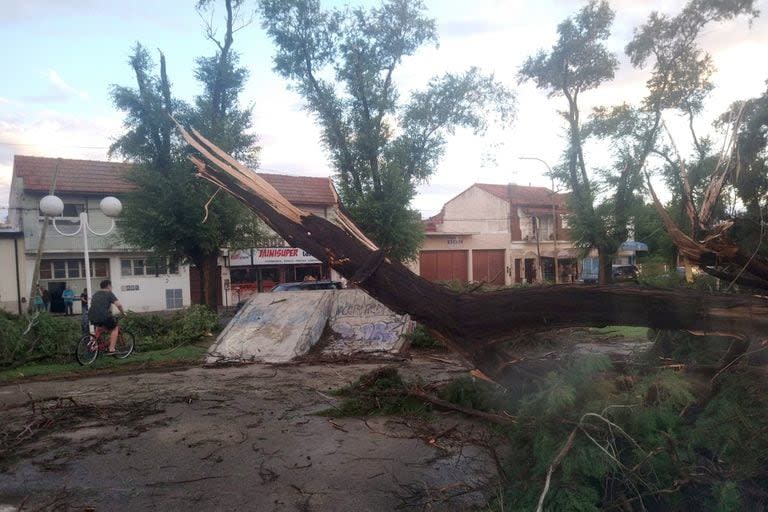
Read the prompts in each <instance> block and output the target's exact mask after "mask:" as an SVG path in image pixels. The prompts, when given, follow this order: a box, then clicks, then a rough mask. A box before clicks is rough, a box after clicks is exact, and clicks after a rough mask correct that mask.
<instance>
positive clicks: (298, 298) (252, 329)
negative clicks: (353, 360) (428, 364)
mask: <svg viewBox="0 0 768 512" xmlns="http://www.w3.org/2000/svg"><path fill="white" fill-rule="evenodd" d="M411 329H412V324H411V321H410V318H409V317H408V315H397V314H395V313H393V312H392V311H390V310H389V309H388V308H387V307H385V306H384V305H383V304H381V303H380V302H378V301H376V300H375V299H373V298H371V297H370V296H369V295H368V294H366V293H365V292H364V291H362V290H317V291H300V292H295V291H294V292H274V293H260V294H256V295H254V296H252V297H251V298H250V299H249V300H248V302H246V303H245V305H244V306H243V307H242V308H241V309H240V311H239V312H238V313H237V314H236V315H235V316H234V318H232V320H231V321H230V322H229V324H228V325H227V327H226V328H225V329H224V330H223V331H222V332H221V334H219V336H218V338H217V339H216V342H215V343H214V344H213V345H212V346H211V348H210V349H209V351H208V356H207V362H208V363H217V362H219V363H220V362H265V363H285V362H288V361H291V360H293V359H294V358H296V357H298V356H302V355H304V354H306V353H307V352H309V350H310V349H311V348H312V347H313V346H314V345H315V344H317V343H318V342H322V343H321V346H322V353H323V354H329V355H334V356H338V355H353V354H360V353H376V352H380V353H397V352H399V351H400V350H401V349H402V348H403V346H404V345H405V343H406V336H405V335H406V334H407V333H409V332H411Z"/></svg>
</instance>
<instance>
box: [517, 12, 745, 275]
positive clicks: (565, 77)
mask: <svg viewBox="0 0 768 512" xmlns="http://www.w3.org/2000/svg"><path fill="white" fill-rule="evenodd" d="M742 14H747V15H750V16H756V15H757V11H756V9H755V8H754V0H738V1H733V2H730V1H729V2H722V1H717V0H690V1H689V2H688V3H687V4H686V5H685V7H684V8H683V9H682V11H681V12H680V13H679V14H678V15H677V16H672V17H670V16H667V15H664V14H659V13H658V12H654V13H652V14H651V16H650V17H649V18H648V20H647V22H646V23H645V24H643V25H642V26H641V27H639V28H638V29H636V30H635V32H634V35H633V39H632V41H631V42H630V43H629V44H628V45H627V47H626V49H625V53H626V54H627V56H628V57H629V58H630V61H631V63H632V65H633V66H635V67H638V68H642V67H644V66H646V65H647V64H648V63H650V66H651V67H652V70H651V78H650V79H649V80H648V82H647V94H646V97H645V99H644V100H643V102H642V103H641V104H638V105H628V104H623V105H618V106H613V107H599V108H596V109H595V110H594V111H593V113H592V115H591V117H590V118H589V119H588V121H587V122H586V123H583V122H582V121H581V119H582V116H581V113H580V110H579V103H578V98H579V96H580V94H581V93H582V92H584V91H587V90H590V89H594V88H596V87H598V86H599V85H601V84H602V83H604V82H606V81H609V80H611V79H613V76H614V71H615V69H616V67H617V60H616V57H615V56H614V55H612V54H611V53H610V52H608V50H607V49H606V47H605V41H606V40H607V39H608V37H609V36H610V27H611V24H612V21H613V11H612V10H611V9H610V7H609V6H608V3H607V2H605V1H600V2H598V1H596V0H593V1H591V2H589V3H588V4H587V6H585V7H584V8H582V9H581V10H580V11H579V12H578V13H577V14H575V15H574V16H572V17H570V18H568V19H566V20H565V21H563V22H562V23H561V24H560V25H559V26H558V36H559V37H558V40H557V42H556V44H555V45H554V46H553V47H552V49H551V50H550V51H549V52H544V51H540V52H539V53H538V54H537V55H536V56H534V57H531V58H529V59H528V60H527V61H526V62H525V64H524V65H523V66H522V67H521V69H520V76H521V79H522V80H531V81H533V82H534V83H535V84H536V85H537V87H539V88H540V89H543V90H545V91H547V93H548V94H549V96H564V97H565V99H566V100H567V102H568V109H567V111H565V112H564V113H563V114H564V117H565V120H566V122H567V123H568V125H567V130H568V140H569V146H568V148H567V150H566V152H565V154H564V157H563V161H562V163H561V165H559V166H558V167H557V169H556V171H555V173H554V174H555V176H554V177H556V178H557V179H559V180H560V181H561V182H563V183H565V184H566V185H567V186H568V188H569V189H570V190H571V192H572V193H571V195H570V198H569V209H570V211H571V212H572V213H573V216H572V222H569V230H570V232H571V236H572V237H573V239H574V240H575V241H576V242H577V243H578V244H579V245H581V246H583V247H587V248H589V247H595V248H597V250H598V253H599V256H600V260H601V276H600V280H601V282H604V281H609V280H610V272H609V270H610V262H611V259H612V258H613V256H614V255H615V253H616V251H617V250H618V248H619V246H620V244H621V243H622V242H624V241H625V240H626V239H627V235H628V229H627V226H628V225H629V223H630V221H631V220H632V218H633V217H634V216H636V215H637V214H638V213H642V209H643V206H642V197H641V194H642V192H643V188H644V174H643V172H644V168H645V166H646V163H647V161H648V158H649V156H650V155H652V154H659V155H661V156H662V157H664V158H666V159H667V160H668V161H669V162H670V163H675V160H676V158H675V156H674V155H673V153H672V152H671V150H670V148H666V147H663V144H662V143H661V142H660V140H659V139H660V131H661V128H662V122H661V121H662V111H664V110H669V109H675V110H677V111H679V112H681V113H683V114H685V115H687V116H688V117H689V120H690V125H691V132H692V134H693V138H694V144H695V146H696V147H697V151H698V152H699V154H700V155H701V156H700V158H699V160H700V163H702V165H701V172H700V174H701V175H706V176H708V174H707V173H706V170H705V169H706V168H707V167H708V166H710V165H711V164H712V163H713V159H711V158H710V159H709V160H707V161H706V162H705V160H706V159H705V158H704V155H705V153H706V152H707V151H708V148H710V147H711V145H710V144H709V141H707V140H706V139H698V138H697V137H696V135H695V132H694V130H693V120H694V116H695V115H696V114H698V113H700V112H701V110H702V108H703V102H704V99H705V97H706V96H707V94H708V93H709V92H710V90H711V89H712V84H711V82H710V77H711V74H712V72H713V68H712V64H711V58H710V56H709V55H708V54H707V53H706V52H703V51H702V50H701V49H700V48H699V46H698V45H697V39H698V37H699V35H700V34H701V32H702V30H703V29H704V27H706V25H707V24H709V23H712V22H717V21H722V20H727V19H731V18H734V17H736V16H739V15H742ZM590 137H594V138H597V139H600V140H605V141H608V142H610V147H611V149H612V151H613V153H614V158H613V162H612V163H611V165H609V166H607V167H605V168H590V167H589V166H588V165H587V156H585V150H584V146H585V143H586V142H587V140H588V139H589V138H590ZM704 164H706V165H704ZM671 167H675V165H672V166H671ZM678 174H679V173H674V176H677V175H678ZM668 256H669V257H671V256H673V255H672V254H668Z"/></svg>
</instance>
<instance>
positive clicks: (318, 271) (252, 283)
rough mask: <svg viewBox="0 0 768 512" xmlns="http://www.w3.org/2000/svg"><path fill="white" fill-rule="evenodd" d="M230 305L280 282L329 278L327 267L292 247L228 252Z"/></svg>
mask: <svg viewBox="0 0 768 512" xmlns="http://www.w3.org/2000/svg"><path fill="white" fill-rule="evenodd" d="M229 266H230V268H229V276H230V287H231V293H232V300H233V302H235V303H237V302H239V301H241V300H243V299H245V298H247V297H249V296H250V295H251V294H253V293H256V292H268V291H270V290H272V288H273V287H275V286H277V285H278V284H280V283H290V282H295V281H304V280H305V279H308V278H310V277H312V278H314V279H317V280H322V279H328V278H329V275H330V273H329V269H328V265H327V264H325V263H323V262H322V261H320V260H318V259H317V258H315V257H314V256H312V255H311V254H309V253H308V252H306V251H304V250H302V249H298V248H295V247H261V248H254V249H244V250H239V251H232V252H230V253H229Z"/></svg>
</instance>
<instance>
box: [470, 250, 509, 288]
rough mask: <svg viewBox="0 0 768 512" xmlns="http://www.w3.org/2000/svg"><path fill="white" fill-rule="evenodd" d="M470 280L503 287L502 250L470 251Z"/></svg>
mask: <svg viewBox="0 0 768 512" xmlns="http://www.w3.org/2000/svg"><path fill="white" fill-rule="evenodd" d="M472 280H473V281H477V282H483V283H487V284H494V285H498V286H504V249H493V250H474V251H472Z"/></svg>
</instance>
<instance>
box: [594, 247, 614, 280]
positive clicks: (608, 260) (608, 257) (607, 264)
mask: <svg viewBox="0 0 768 512" xmlns="http://www.w3.org/2000/svg"><path fill="white" fill-rule="evenodd" d="M597 260H598V265H599V266H600V268H599V270H598V276H597V282H598V283H600V284H611V283H612V282H613V258H612V254H610V253H609V252H608V250H607V249H605V248H604V247H598V248H597Z"/></svg>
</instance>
